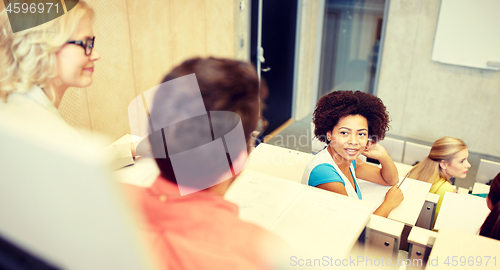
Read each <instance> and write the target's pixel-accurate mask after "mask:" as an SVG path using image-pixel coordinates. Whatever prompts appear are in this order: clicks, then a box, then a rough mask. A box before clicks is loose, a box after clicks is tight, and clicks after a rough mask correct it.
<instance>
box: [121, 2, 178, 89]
mask: <svg viewBox="0 0 500 270" xmlns="http://www.w3.org/2000/svg"><path fill="white" fill-rule="evenodd" d="M127 5H128V17H129V24H130V38H131V44H132V58H133V62H134V66H133V67H134V76H135V88H136V89H135V90H136V95H140V94H141V93H142V92H144V91H146V90H148V89H150V88H152V87H154V86H156V85H158V84H159V83H160V82H161V79H162V78H163V77H164V76H165V74H166V73H167V72H168V71H169V70H170V69H171V68H172V67H173V65H172V64H173V63H172V62H173V52H172V47H173V46H172V44H173V37H172V30H171V28H172V25H171V18H170V1H136V0H127Z"/></svg>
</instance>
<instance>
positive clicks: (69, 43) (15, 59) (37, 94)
mask: <svg viewBox="0 0 500 270" xmlns="http://www.w3.org/2000/svg"><path fill="white" fill-rule="evenodd" d="M33 16H43V15H35V14H33ZM33 19H34V20H36V19H37V18H35V17H33ZM93 19H94V11H93V9H92V8H91V7H90V6H89V5H88V4H87V3H85V2H84V1H79V3H78V4H77V5H76V6H75V7H74V8H72V9H71V10H70V11H68V12H67V13H66V14H64V15H62V16H60V17H58V18H56V19H54V20H52V21H49V22H47V23H44V24H41V25H39V26H36V27H32V28H29V29H26V30H23V31H19V32H16V33H13V32H12V29H11V25H10V22H9V18H8V16H7V10H5V9H4V10H3V11H1V12H0V66H1V69H0V116H1V115H4V114H5V115H7V114H8V115H10V116H13V117H15V118H16V121H18V122H19V123H24V124H27V125H33V126H37V125H43V128H44V129H46V130H50V132H51V134H54V136H62V137H61V139H62V138H64V136H66V137H67V136H69V137H72V138H74V137H79V136H80V135H79V133H77V132H76V131H75V130H74V129H73V128H72V127H71V126H70V125H69V124H68V123H66V122H65V121H64V119H63V118H62V117H61V115H60V114H59V112H58V110H57V109H58V107H59V104H60V103H61V100H62V98H63V96H64V94H65V92H66V90H67V89H68V88H69V87H80V88H83V87H88V86H90V85H91V84H92V75H93V73H94V67H95V62H96V61H97V60H99V58H100V56H99V53H98V52H97V51H96V50H95V49H94V43H95V39H96V38H95V36H94V32H93V29H92V21H93ZM108 149H109V150H111V152H112V154H113V155H114V156H115V164H114V166H115V167H121V166H125V165H128V164H130V163H131V162H130V161H132V151H131V149H130V145H117V146H113V147H112V148H108ZM132 162H133V161H132Z"/></svg>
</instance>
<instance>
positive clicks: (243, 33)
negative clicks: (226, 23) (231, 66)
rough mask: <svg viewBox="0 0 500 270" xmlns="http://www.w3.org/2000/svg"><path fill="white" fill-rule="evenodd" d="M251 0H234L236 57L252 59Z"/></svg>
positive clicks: (243, 59) (244, 59) (245, 59)
mask: <svg viewBox="0 0 500 270" xmlns="http://www.w3.org/2000/svg"><path fill="white" fill-rule="evenodd" d="M250 8H251V3H250V0H233V14H234V37H233V45H234V58H235V59H238V60H241V61H247V62H248V61H250Z"/></svg>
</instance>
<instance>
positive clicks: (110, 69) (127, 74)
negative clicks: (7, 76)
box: [59, 0, 249, 140]
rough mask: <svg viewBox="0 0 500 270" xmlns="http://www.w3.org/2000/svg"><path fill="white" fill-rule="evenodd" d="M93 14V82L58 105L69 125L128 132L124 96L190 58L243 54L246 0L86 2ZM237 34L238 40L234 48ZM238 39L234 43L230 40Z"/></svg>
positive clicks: (116, 133) (150, 84)
mask: <svg viewBox="0 0 500 270" xmlns="http://www.w3.org/2000/svg"><path fill="white" fill-rule="evenodd" d="M87 2H88V3H89V4H90V5H92V6H93V7H94V10H95V13H96V19H95V22H94V34H95V36H96V47H95V49H96V50H98V52H99V53H100V55H101V59H100V60H99V61H98V62H96V67H95V73H94V83H93V84H92V85H91V86H90V87H88V88H86V89H70V90H68V92H67V93H66V94H65V96H64V98H63V101H62V103H61V105H60V108H59V111H60V112H61V114H62V115H63V117H64V118H65V119H66V121H68V122H69V123H70V124H72V125H73V126H75V127H78V128H82V129H86V130H92V131H93V132H98V133H103V134H105V135H108V136H109V137H110V138H111V139H113V140H116V139H118V138H119V137H121V136H123V135H124V134H126V133H130V128H129V124H128V115H127V114H128V113H127V108H128V104H129V102H130V101H131V100H132V99H134V98H135V97H136V96H138V95H140V94H141V93H142V92H144V91H145V90H148V89H150V88H152V87H154V86H156V85H158V84H159V83H160V81H161V79H162V77H163V76H164V75H165V74H166V73H167V72H168V71H169V70H170V69H171V68H173V67H174V66H175V65H177V64H179V63H181V62H182V61H184V60H186V59H188V58H190V57H195V56H201V57H207V56H217V57H227V58H237V59H241V60H248V53H247V52H248V43H249V40H248V31H247V25H246V22H248V18H249V17H248V7H249V5H248V0H244V1H243V2H245V3H246V5H245V6H246V9H245V10H240V9H239V3H240V1H238V0H189V1H179V0H164V1H138V0H106V1H102V0H88V1H87ZM240 39H243V41H244V42H243V43H244V46H243V47H240V45H239V44H240ZM236 44H238V45H236Z"/></svg>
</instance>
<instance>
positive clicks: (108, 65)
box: [87, 0, 136, 140]
mask: <svg viewBox="0 0 500 270" xmlns="http://www.w3.org/2000/svg"><path fill="white" fill-rule="evenodd" d="M88 3H89V4H90V5H92V7H93V8H94V10H95V15H96V16H95V21H94V34H95V36H96V46H95V49H96V50H97V51H98V52H99V54H100V55H101V59H100V60H99V61H97V62H96V65H95V72H94V83H93V84H92V85H91V86H90V87H88V88H87V90H88V91H87V94H88V95H89V108H90V117H91V122H92V128H93V131H94V132H96V131H97V132H99V133H102V134H105V135H108V136H109V137H110V138H111V139H113V140H116V139H118V138H120V137H121V136H123V135H124V134H126V133H130V127H129V123H128V104H129V102H130V101H131V100H132V99H133V98H134V97H135V96H136V93H135V86H134V85H135V82H134V74H133V65H132V54H131V53H132V50H131V47H130V35H129V24H128V16H127V3H126V1H125V0H106V1H99V0H89V1H88Z"/></svg>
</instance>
